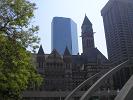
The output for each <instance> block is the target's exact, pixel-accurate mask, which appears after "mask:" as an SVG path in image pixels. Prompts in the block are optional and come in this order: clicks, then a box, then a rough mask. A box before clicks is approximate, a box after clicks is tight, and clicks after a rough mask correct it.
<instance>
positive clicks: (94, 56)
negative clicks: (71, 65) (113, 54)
mask: <svg viewBox="0 0 133 100" xmlns="http://www.w3.org/2000/svg"><path fill="white" fill-rule="evenodd" d="M82 56H83V57H84V59H85V60H86V63H88V62H92V63H93V62H94V63H95V62H97V60H98V59H99V57H100V62H101V63H108V62H109V60H108V59H107V58H106V57H105V56H104V55H103V54H102V53H101V52H100V51H99V50H98V49H97V48H91V49H90V50H89V51H88V52H87V53H85V54H83V55H82Z"/></svg>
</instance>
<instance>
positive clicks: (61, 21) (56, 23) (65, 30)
mask: <svg viewBox="0 0 133 100" xmlns="http://www.w3.org/2000/svg"><path fill="white" fill-rule="evenodd" d="M51 26H52V30H51V31H52V36H51V37H52V39H51V40H52V42H51V43H52V50H53V49H56V50H57V51H58V52H59V53H60V54H61V55H63V54H64V51H65V48H66V47H67V48H68V50H69V51H70V54H72V55H76V54H77V53H78V37H77V25H76V23H75V22H74V21H73V20H71V19H70V18H64V17H54V18H53V20H52V25H51Z"/></svg>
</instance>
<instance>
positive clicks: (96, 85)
mask: <svg viewBox="0 0 133 100" xmlns="http://www.w3.org/2000/svg"><path fill="white" fill-rule="evenodd" d="M127 64H128V60H127V61H125V62H123V63H121V64H120V65H118V66H116V67H115V68H113V69H111V70H110V71H108V72H107V73H106V74H105V75H103V76H102V77H101V78H100V79H99V80H97V81H96V82H95V83H94V84H93V85H92V86H91V87H90V88H89V89H88V90H87V91H86V92H85V93H84V94H83V95H82V97H81V98H80V100H88V99H89V98H90V97H91V96H92V94H94V93H95V91H96V90H97V89H98V88H99V87H100V86H101V85H102V84H103V82H104V80H107V79H108V78H109V77H111V76H112V75H113V74H114V73H115V72H117V71H119V70H120V69H121V68H123V67H125V66H126V65H127Z"/></svg>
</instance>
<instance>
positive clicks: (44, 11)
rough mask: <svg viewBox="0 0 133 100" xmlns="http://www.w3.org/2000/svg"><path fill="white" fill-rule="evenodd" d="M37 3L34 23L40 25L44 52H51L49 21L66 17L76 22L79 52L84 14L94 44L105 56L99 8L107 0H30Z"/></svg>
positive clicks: (80, 49)
mask: <svg viewBox="0 0 133 100" xmlns="http://www.w3.org/2000/svg"><path fill="white" fill-rule="evenodd" d="M31 1H32V2H35V3H36V4H37V7H38V9H37V10H36V11H35V19H34V22H33V23H34V24H35V25H38V26H39V27H40V30H39V37H40V38H41V42H40V44H42V45H43V48H44V52H45V53H50V52H51V22H52V18H53V17H55V16H58V17H68V18H71V19H72V20H73V21H75V22H76V23H77V29H78V44H79V52H80V53H81V52H82V41H81V37H80V35H81V25H82V22H83V19H84V16H85V14H86V15H87V16H88V18H89V19H90V21H91V22H92V24H93V30H94V32H96V33H95V35H94V37H95V38H94V39H95V46H96V47H97V48H98V49H99V50H100V51H101V52H102V53H103V54H104V55H105V56H106V57H107V50H106V41H105V34H104V26H103V20H102V16H101V13H100V11H101V9H102V8H103V7H104V5H105V4H106V3H107V2H108V0H31Z"/></svg>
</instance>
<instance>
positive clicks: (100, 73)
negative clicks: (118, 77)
mask: <svg viewBox="0 0 133 100" xmlns="http://www.w3.org/2000/svg"><path fill="white" fill-rule="evenodd" d="M107 71H108V70H104V71H102V72H99V73H97V74H95V75H93V76H92V77H90V78H88V79H86V80H85V81H84V82H82V83H81V84H80V85H79V86H77V87H76V88H75V89H74V90H73V91H72V92H71V93H69V95H68V96H67V97H66V98H65V100H71V98H72V97H73V95H74V94H75V93H76V92H78V91H79V90H80V89H81V88H83V87H84V86H86V85H87V84H88V83H90V82H91V81H92V80H93V79H94V78H96V77H98V76H102V75H104V74H105V73H106V72H107Z"/></svg>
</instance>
